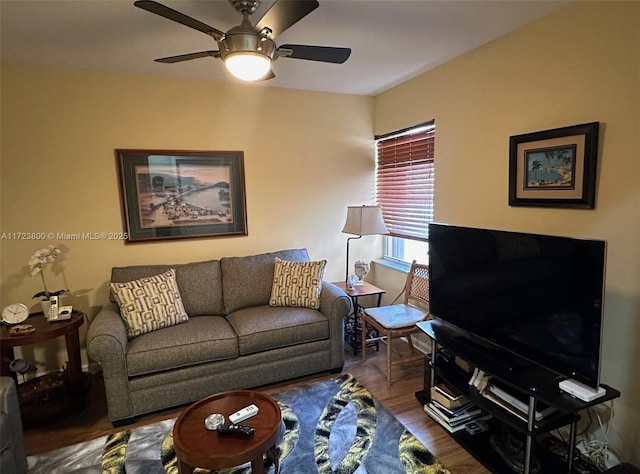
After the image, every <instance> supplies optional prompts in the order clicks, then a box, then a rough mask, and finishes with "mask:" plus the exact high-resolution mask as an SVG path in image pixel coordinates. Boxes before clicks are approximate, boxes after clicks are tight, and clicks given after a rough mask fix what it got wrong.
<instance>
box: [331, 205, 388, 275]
mask: <svg viewBox="0 0 640 474" xmlns="http://www.w3.org/2000/svg"><path fill="white" fill-rule="evenodd" d="M342 232H343V233H344V234H353V235H356V236H357V237H349V238H347V266H346V272H345V277H344V280H345V284H346V285H347V286H349V241H350V240H352V239H359V238H360V237H362V236H363V235H377V234H388V233H389V229H387V226H386V224H385V223H384V219H383V218H382V208H381V207H380V206H348V207H347V220H346V222H345V223H344V228H343V229H342Z"/></svg>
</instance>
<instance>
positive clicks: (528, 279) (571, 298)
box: [429, 223, 606, 387]
mask: <svg viewBox="0 0 640 474" xmlns="http://www.w3.org/2000/svg"><path fill="white" fill-rule="evenodd" d="M605 261H606V242H605V241H603V240H588V239H576V238H570V237H559V236H550V235H538V234H529V233H522V232H509V231H502V230H491V229H479V228H472V227H461V226H452V225H446V224H437V223H432V224H430V225H429V266H430V268H429V278H430V295H429V297H430V302H429V305H430V312H431V314H432V315H433V316H434V317H436V318H438V319H440V320H443V321H445V322H447V323H451V324H453V325H455V326H457V327H458V328H460V329H462V330H463V331H465V332H466V333H468V334H469V335H471V336H477V337H480V338H482V340H484V341H488V342H490V343H491V344H492V345H495V346H498V347H499V348H501V349H506V350H508V351H509V352H510V353H513V354H516V355H517V356H520V357H522V358H524V359H526V360H528V361H530V362H532V363H535V364H538V365H541V366H543V367H546V368H547V369H549V370H552V371H554V372H556V373H557V374H559V375H563V376H566V377H568V378H571V379H574V380H577V381H579V382H582V383H584V384H586V385H589V386H591V387H598V385H599V381H600V377H599V375H600V372H599V368H600V352H601V351H600V345H601V344H600V341H601V334H602V315H603V300H604V281H605V272H604V269H605Z"/></svg>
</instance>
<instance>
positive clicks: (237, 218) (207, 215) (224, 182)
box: [116, 149, 247, 242]
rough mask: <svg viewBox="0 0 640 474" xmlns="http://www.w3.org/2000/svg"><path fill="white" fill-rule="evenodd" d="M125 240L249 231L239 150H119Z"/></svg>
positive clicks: (236, 234) (223, 234) (136, 240)
mask: <svg viewBox="0 0 640 474" xmlns="http://www.w3.org/2000/svg"><path fill="white" fill-rule="evenodd" d="M116 160H117V165H118V171H119V177H120V194H121V199H122V210H123V218H124V228H125V232H126V233H127V239H126V242H139V241H153V240H166V239H185V238H196V237H222V236H233V235H235V236H238V235H247V210H246V197H245V182H244V154H243V152H241V151H176V150H122V149H119V150H116Z"/></svg>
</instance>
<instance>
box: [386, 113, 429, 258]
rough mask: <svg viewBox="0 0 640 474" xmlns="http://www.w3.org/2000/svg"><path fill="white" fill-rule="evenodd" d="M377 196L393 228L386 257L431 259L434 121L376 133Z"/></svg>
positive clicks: (387, 243) (388, 238) (387, 221)
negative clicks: (384, 132)
mask: <svg viewBox="0 0 640 474" xmlns="http://www.w3.org/2000/svg"><path fill="white" fill-rule="evenodd" d="M375 138H376V151H377V158H376V164H377V166H376V200H377V203H378V204H379V205H380V206H381V207H382V215H383V216H384V220H385V223H386V224H387V227H388V228H389V231H390V236H389V237H386V238H385V252H384V254H385V259H390V260H392V261H396V262H405V263H410V262H411V261H412V260H414V259H415V260H418V261H420V262H426V261H427V250H428V238H429V236H428V223H429V222H431V221H432V220H433V195H434V172H435V169H434V142H435V123H434V122H433V121H431V122H428V123H423V124H420V125H416V126H415V127H410V128H408V129H404V130H399V131H396V132H392V133H388V134H385V135H379V136H376V137H375Z"/></svg>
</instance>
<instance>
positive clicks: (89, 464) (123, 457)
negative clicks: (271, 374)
mask: <svg viewBox="0 0 640 474" xmlns="http://www.w3.org/2000/svg"><path fill="white" fill-rule="evenodd" d="M273 398H274V399H276V400H277V401H278V403H279V404H280V407H281V409H282V416H283V422H284V424H285V426H286V431H285V434H284V436H283V438H282V440H281V441H280V442H279V444H278V446H277V449H278V452H279V455H280V472H281V473H283V474H310V473H315V472H318V473H321V474H324V473H327V474H328V473H340V474H351V473H353V474H376V473H380V474H393V473H428V474H449V471H448V470H447V469H445V468H444V467H443V466H442V465H441V464H439V463H438V461H437V460H436V459H435V458H434V456H433V455H432V454H431V453H430V452H429V451H428V450H427V449H426V448H425V447H424V446H423V445H422V444H421V443H420V442H419V441H418V440H417V439H416V438H415V437H414V436H413V435H412V434H411V433H409V432H408V431H407V430H406V429H405V428H404V426H403V425H402V424H401V423H400V422H399V421H398V420H396V419H395V418H394V417H393V415H391V414H390V413H389V412H388V411H387V410H386V409H385V408H384V407H383V406H382V405H381V404H380V403H379V402H378V401H377V400H375V399H374V398H373V397H372V396H371V394H370V393H369V391H368V390H367V389H366V388H365V387H364V386H362V385H361V384H360V383H358V382H357V381H356V379H355V378H354V377H353V376H352V375H349V374H347V375H343V376H341V377H339V378H336V379H329V380H324V381H320V382H316V383H312V384H309V385H306V386H303V387H300V388H296V389H291V390H287V391H285V392H282V393H279V394H276V395H273ZM174 423H175V419H172V420H166V421H162V422H158V423H154V424H151V425H147V426H142V427H139V428H135V429H132V430H124V431H120V432H118V433H115V434H113V435H111V436H105V437H102V438H98V439H95V440H92V441H88V442H84V443H79V444H76V445H73V446H69V447H65V448H61V449H57V450H55V451H51V452H49V453H45V454H42V455H38V456H29V458H28V463H29V473H30V474H37V473H42V474H45V473H46V474H54V473H64V474H70V473H108V474H124V473H127V474H136V473H140V474H154V473H158V474H177V473H178V469H177V465H176V457H175V452H174V450H173V439H172V436H171V431H172V428H173V424H174ZM194 472H195V473H197V474H205V473H208V472H211V471H208V470H204V469H196V470H195V471H194ZM215 472H216V473H224V474H245V473H247V474H248V473H250V472H251V467H250V465H248V464H247V465H244V466H239V467H237V468H233V469H225V470H223V471H215ZM269 472H270V473H273V472H274V468H273V467H272V466H271V467H270V468H269Z"/></svg>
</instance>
